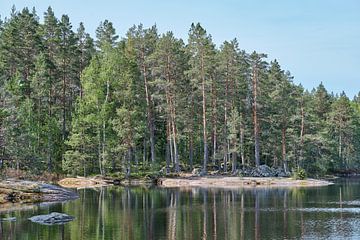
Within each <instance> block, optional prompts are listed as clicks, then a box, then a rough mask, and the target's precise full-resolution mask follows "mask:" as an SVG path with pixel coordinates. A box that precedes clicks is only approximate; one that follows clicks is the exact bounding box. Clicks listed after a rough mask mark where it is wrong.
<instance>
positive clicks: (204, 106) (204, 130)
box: [201, 56, 209, 174]
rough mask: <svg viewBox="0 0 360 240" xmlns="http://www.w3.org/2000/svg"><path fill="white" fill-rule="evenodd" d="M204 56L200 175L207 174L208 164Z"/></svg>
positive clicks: (202, 65)
mask: <svg viewBox="0 0 360 240" xmlns="http://www.w3.org/2000/svg"><path fill="white" fill-rule="evenodd" d="M204 70H205V69H204V56H202V58H201V75H202V76H201V78H202V84H201V87H202V100H203V101H202V115H203V117H202V118H203V141H204V162H203V169H202V173H203V174H206V173H207V163H208V158H209V156H208V144H207V129H206V128H207V126H206V86H205V84H206V83H205V73H204Z"/></svg>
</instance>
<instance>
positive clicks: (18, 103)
mask: <svg viewBox="0 0 360 240" xmlns="http://www.w3.org/2000/svg"><path fill="white" fill-rule="evenodd" d="M96 37H97V39H96V40H95V41H94V40H93V39H92V38H91V37H90V35H89V34H88V33H86V31H85V28H84V24H82V23H81V24H80V26H79V27H78V29H77V31H76V32H74V31H73V29H72V25H71V22H70V19H69V17H68V16H67V15H62V16H61V18H60V19H57V18H56V16H55V14H54V12H53V10H52V9H51V8H50V7H49V8H48V10H47V11H46V13H45V14H44V22H43V23H40V22H39V17H38V16H37V15H36V13H35V11H32V12H30V11H29V10H28V9H27V8H24V9H23V10H22V11H20V12H18V11H15V10H14V11H13V12H12V14H11V16H10V17H9V18H7V19H6V20H5V21H4V22H1V23H0V86H1V87H0V120H1V121H0V150H1V151H0V154H1V156H0V157H1V158H2V159H6V160H7V161H5V162H4V165H5V167H10V168H17V169H23V170H29V171H34V172H37V173H40V172H43V171H49V172H57V173H62V172H64V173H68V174H71V175H84V176H88V175H92V174H102V175H108V174H118V175H119V176H122V177H146V176H157V175H158V173H159V171H160V170H163V166H164V165H166V168H165V169H166V170H170V171H174V172H176V174H174V175H177V174H178V172H179V171H180V169H182V170H192V169H191V168H193V167H194V166H200V164H201V165H202V170H203V172H205V171H206V170H207V169H212V170H217V169H219V167H220V166H221V165H226V166H230V165H232V171H233V172H234V173H235V172H236V169H237V168H238V167H239V164H238V162H241V164H242V165H254V164H255V163H256V164H267V165H271V166H274V167H282V168H285V170H288V169H295V170H294V175H295V176H296V177H297V178H303V177H304V173H305V172H306V173H307V174H309V175H323V174H326V173H327V172H332V171H339V170H344V171H347V170H350V169H359V168H360V161H359V159H360V145H359V144H358V143H359V141H360V100H359V99H360V97H359V96H356V97H355V98H354V99H353V100H350V99H349V98H348V97H347V96H346V95H345V94H344V93H341V94H340V95H334V94H330V93H328V92H327V90H326V88H325V87H324V85H323V84H322V83H321V84H320V85H319V86H318V87H317V88H315V89H313V90H312V91H310V92H309V91H306V90H304V89H303V87H302V86H301V85H300V86H297V85H296V84H294V83H293V81H292V79H293V77H292V75H291V74H290V72H288V71H284V70H283V69H282V68H281V66H280V63H279V62H278V61H277V60H273V61H270V63H268V62H267V61H266V58H267V55H266V54H261V53H257V52H253V53H251V54H249V53H246V52H245V51H244V50H241V49H240V48H239V44H238V42H237V40H236V39H233V40H231V41H225V42H224V43H223V44H222V45H221V46H220V47H219V48H217V47H216V46H215V44H214V43H213V41H212V38H211V35H210V34H208V33H207V32H206V30H205V29H204V28H203V27H202V26H201V25H200V24H199V23H198V24H192V25H191V27H190V30H189V36H188V39H187V41H184V40H182V39H178V38H176V37H175V36H174V34H173V33H172V32H167V33H165V34H162V35H159V34H158V30H157V28H156V26H152V27H150V28H144V26H143V25H141V24H140V25H138V26H133V27H131V28H130V29H129V31H128V32H127V34H126V36H125V38H122V39H121V40H119V36H118V35H116V31H115V29H114V27H113V25H112V23H111V22H109V21H108V20H105V21H103V22H101V23H100V25H99V27H98V29H97V30H96ZM185 42H186V43H185ZM95 45H96V49H95ZM255 117H256V118H255ZM254 150H255V151H254ZM239 159H240V160H239ZM254 160H256V161H254ZM227 169H228V168H226V170H227ZM223 170H224V169H223ZM167 173H168V172H167Z"/></svg>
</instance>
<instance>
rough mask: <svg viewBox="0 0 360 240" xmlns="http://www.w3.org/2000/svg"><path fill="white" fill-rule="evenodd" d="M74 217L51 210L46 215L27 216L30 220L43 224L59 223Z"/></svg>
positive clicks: (66, 221)
mask: <svg viewBox="0 0 360 240" xmlns="http://www.w3.org/2000/svg"><path fill="white" fill-rule="evenodd" d="M74 219H75V217H73V216H69V215H67V214H64V213H58V212H52V213H50V214H46V215H38V216H33V217H31V218H29V220H30V221H32V222H35V223H39V224H43V225H55V224H56V225H61V224H65V223H68V222H70V221H72V220H74Z"/></svg>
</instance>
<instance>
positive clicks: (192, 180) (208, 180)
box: [158, 176, 334, 188]
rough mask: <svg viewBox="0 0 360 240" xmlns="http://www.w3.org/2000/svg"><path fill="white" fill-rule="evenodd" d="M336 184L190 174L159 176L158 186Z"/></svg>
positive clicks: (223, 186) (315, 181) (248, 186)
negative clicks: (168, 176) (170, 176)
mask: <svg viewBox="0 0 360 240" xmlns="http://www.w3.org/2000/svg"><path fill="white" fill-rule="evenodd" d="M332 184H334V183H333V182H330V181H327V180H319V179H312V178H308V179H304V180H295V179H292V178H281V177H241V178H240V177H233V176H204V177H197V176H190V177H177V178H166V177H164V178H159V180H158V186H159V187H163V188H174V187H202V188H259V187H320V186H329V185H332Z"/></svg>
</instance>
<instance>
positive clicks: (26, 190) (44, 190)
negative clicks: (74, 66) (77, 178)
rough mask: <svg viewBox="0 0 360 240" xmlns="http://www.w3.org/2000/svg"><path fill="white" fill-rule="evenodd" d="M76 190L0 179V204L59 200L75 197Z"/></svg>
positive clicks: (76, 195)
mask: <svg viewBox="0 0 360 240" xmlns="http://www.w3.org/2000/svg"><path fill="white" fill-rule="evenodd" d="M78 197H79V196H78V194H77V193H76V192H74V191H71V190H69V189H65V188H62V187H58V186H55V185H51V184H46V183H39V182H32V181H24V180H13V179H8V180H3V181H0V204H5V203H37V202H61V201H67V200H73V199H77V198H78Z"/></svg>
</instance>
